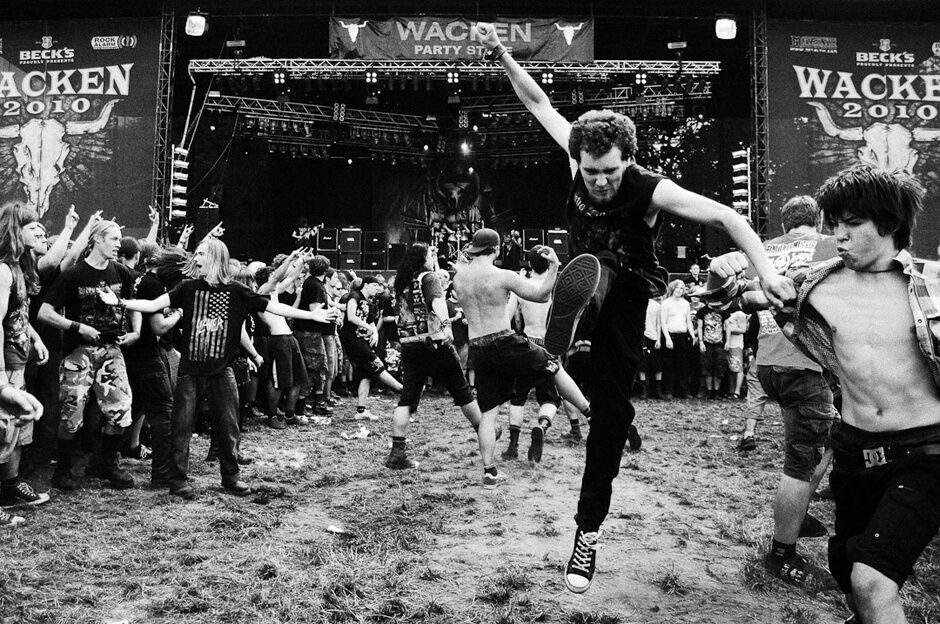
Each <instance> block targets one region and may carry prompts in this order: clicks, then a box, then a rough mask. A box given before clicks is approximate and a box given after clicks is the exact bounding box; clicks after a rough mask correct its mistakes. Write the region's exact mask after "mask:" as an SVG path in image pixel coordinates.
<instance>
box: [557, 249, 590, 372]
mask: <svg viewBox="0 0 940 624" xmlns="http://www.w3.org/2000/svg"><path fill="white" fill-rule="evenodd" d="M600 280H601V263H600V262H599V261H598V260H597V258H596V257H594V256H592V255H590V254H581V255H580V256H578V257H576V258H574V259H573V260H571V262H569V263H568V264H567V265H566V266H565V268H564V269H563V270H562V271H561V273H559V274H558V279H556V280H555V288H554V290H553V291H552V307H551V308H550V309H549V312H548V325H547V327H546V329H545V350H546V351H548V352H549V353H551V354H553V355H564V354H565V353H566V352H567V351H568V349H569V348H570V347H571V343H572V341H573V340H574V332H575V329H577V327H578V320H579V319H580V318H581V313H582V312H584V308H585V307H586V306H587V304H588V303H590V301H591V297H593V296H594V292H595V291H596V290H597V286H598V284H599V283H600Z"/></svg>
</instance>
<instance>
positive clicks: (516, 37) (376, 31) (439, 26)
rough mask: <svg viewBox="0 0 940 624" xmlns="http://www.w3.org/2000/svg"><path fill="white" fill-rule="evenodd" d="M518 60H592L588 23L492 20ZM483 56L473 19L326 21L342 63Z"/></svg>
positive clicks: (332, 52)
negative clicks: (370, 60)
mask: <svg viewBox="0 0 940 624" xmlns="http://www.w3.org/2000/svg"><path fill="white" fill-rule="evenodd" d="M493 25H494V26H495V27H496V32H497V33H498V34H499V38H500V40H501V41H502V42H503V43H504V44H505V45H506V48H507V49H509V50H510V52H512V55H513V56H514V57H515V58H516V59H518V60H524V61H555V62H566V61H568V62H573V63H590V62H593V61H594V20H593V19H591V18H583V19H582V18H564V19H545V18H540V19H529V18H496V20H495V21H493ZM485 54H486V48H485V47H484V46H483V44H482V43H481V42H480V37H479V34H478V33H477V22H476V21H475V20H470V19H463V18H459V17H431V16H427V15H422V16H419V17H393V18H390V19H374V18H363V17H344V18H340V17H331V18H330V56H331V58H340V59H354V58H358V59H373V60H455V61H474V60H476V61H479V60H482V59H483V57H484V55H485Z"/></svg>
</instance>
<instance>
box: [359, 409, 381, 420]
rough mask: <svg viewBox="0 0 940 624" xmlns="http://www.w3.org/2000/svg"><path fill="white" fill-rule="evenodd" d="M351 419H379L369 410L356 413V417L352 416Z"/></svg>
mask: <svg viewBox="0 0 940 624" xmlns="http://www.w3.org/2000/svg"><path fill="white" fill-rule="evenodd" d="M353 419H354V420H378V419H379V417H378V416H376V415H375V414H373V413H372V412H370V411H369V410H366V411H364V412H356V415H355V416H353Z"/></svg>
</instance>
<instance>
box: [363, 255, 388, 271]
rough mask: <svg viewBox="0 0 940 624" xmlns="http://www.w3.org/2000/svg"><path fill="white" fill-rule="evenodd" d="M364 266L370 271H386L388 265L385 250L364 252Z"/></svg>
mask: <svg viewBox="0 0 940 624" xmlns="http://www.w3.org/2000/svg"><path fill="white" fill-rule="evenodd" d="M362 268H363V269H366V270H369V271H384V270H386V269H387V268H388V267H387V266H386V261H385V251H384V250H383V251H380V252H378V253H376V252H374V251H367V252H365V253H364V254H362Z"/></svg>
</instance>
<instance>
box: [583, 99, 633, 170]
mask: <svg viewBox="0 0 940 624" xmlns="http://www.w3.org/2000/svg"><path fill="white" fill-rule="evenodd" d="M613 147H619V148H620V152H621V155H622V157H623V159H624V160H626V159H628V158H630V157H632V156H634V155H635V154H636V126H635V125H633V121H632V120H631V119H630V118H629V117H627V116H626V115H621V114H620V113H615V112H614V111H611V110H593V111H588V112H586V113H584V114H583V115H581V116H580V117H578V119H577V121H575V122H574V123H573V124H571V134H570V135H569V137H568V154H569V155H570V156H571V158H574V159H575V160H576V161H578V162H581V152H582V151H584V152H587V153H588V154H590V155H591V156H594V157H600V156H603V155H604V154H606V153H607V152H609V151H610V150H611V148H613Z"/></svg>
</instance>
